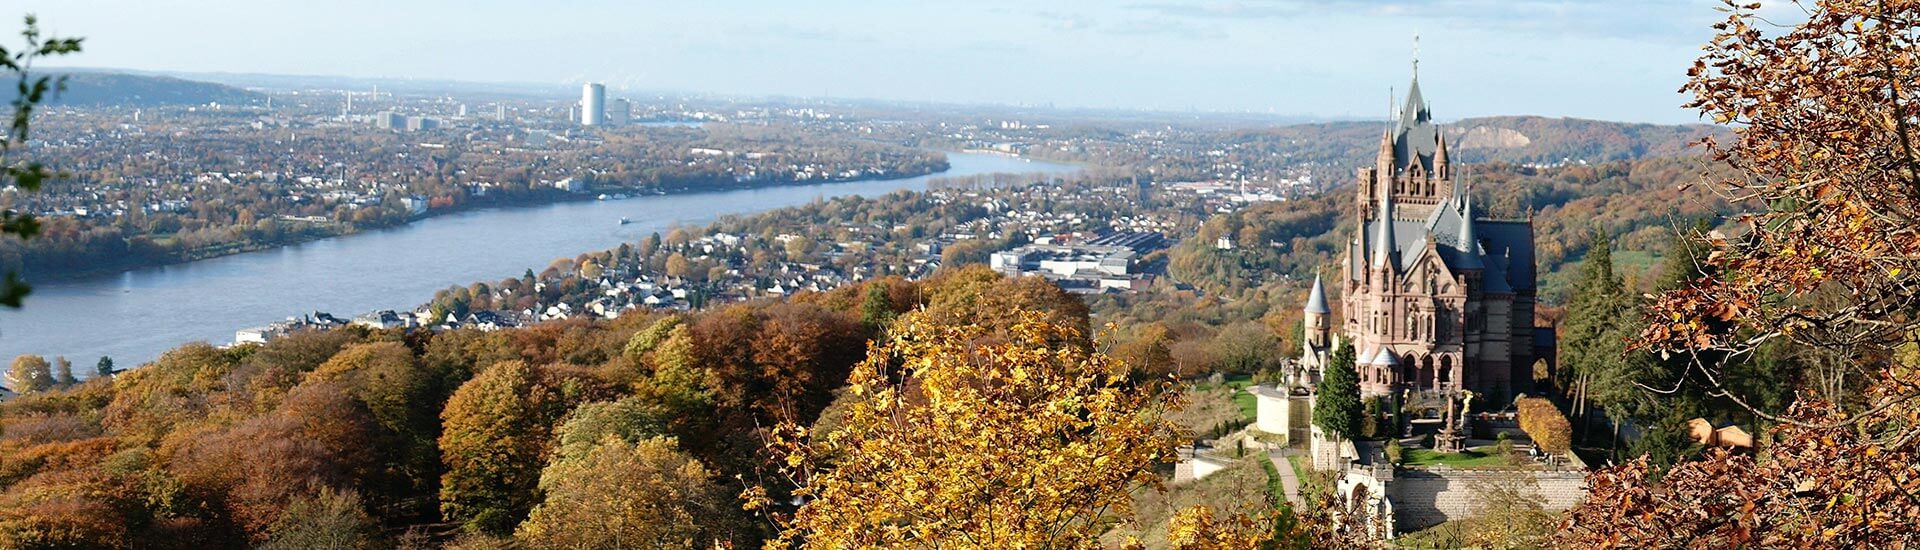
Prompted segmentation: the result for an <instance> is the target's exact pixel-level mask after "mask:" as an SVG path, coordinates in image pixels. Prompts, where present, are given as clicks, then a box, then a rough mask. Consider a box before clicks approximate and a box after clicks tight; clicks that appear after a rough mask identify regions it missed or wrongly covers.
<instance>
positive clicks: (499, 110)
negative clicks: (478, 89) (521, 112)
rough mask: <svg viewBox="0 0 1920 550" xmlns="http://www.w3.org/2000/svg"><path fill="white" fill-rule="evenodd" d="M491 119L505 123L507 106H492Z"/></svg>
mask: <svg viewBox="0 0 1920 550" xmlns="http://www.w3.org/2000/svg"><path fill="white" fill-rule="evenodd" d="M493 118H496V119H499V120H500V121H501V122H506V121H507V104H505V103H495V104H493Z"/></svg>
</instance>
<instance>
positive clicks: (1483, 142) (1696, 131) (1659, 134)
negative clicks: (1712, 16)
mask: <svg viewBox="0 0 1920 550" xmlns="http://www.w3.org/2000/svg"><path fill="white" fill-rule="evenodd" d="M1446 128H1447V130H1448V132H1447V138H1448V140H1449V145H1451V146H1453V148H1454V149H1455V150H1458V151H1460V152H1461V153H1462V154H1463V155H1464V158H1466V159H1468V161H1470V162H1472V161H1506V162H1513V163H1555V162H1563V161H1586V162H1589V163H1593V162H1606V161H1612V160H1632V159H1637V158H1643V157H1668V156H1675V155H1683V154H1687V153H1688V145H1690V144H1692V143H1694V142H1696V141H1699V140H1700V138H1702V137H1705V136H1708V135H1713V134H1724V133H1726V132H1727V129H1726V128H1725V127H1722V126H1713V125H1707V124H1684V125H1671V124H1637V123H1627V122H1607V121H1601V120H1585V119H1577V118H1547V117H1537V116H1502V117H1486V118H1470V119H1465V120H1460V121H1457V122H1454V123H1452V124H1448V125H1447V126H1446Z"/></svg>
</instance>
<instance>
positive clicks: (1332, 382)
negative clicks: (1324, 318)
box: [1313, 342, 1360, 438]
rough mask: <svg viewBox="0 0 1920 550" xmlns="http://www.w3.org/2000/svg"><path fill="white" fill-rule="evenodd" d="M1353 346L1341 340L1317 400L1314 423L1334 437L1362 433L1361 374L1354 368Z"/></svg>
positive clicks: (1321, 378) (1319, 389) (1314, 406)
mask: <svg viewBox="0 0 1920 550" xmlns="http://www.w3.org/2000/svg"><path fill="white" fill-rule="evenodd" d="M1353 353H1354V352H1353V345H1352V344H1349V343H1346V342H1341V343H1340V346H1339V347H1337V348H1335V349H1334V350H1333V353H1332V354H1331V355H1330V358H1329V359H1328V361H1327V367H1326V372H1323V373H1321V376H1320V386H1319V387H1318V388H1316V392H1315V393H1316V394H1317V395H1316V397H1315V398H1314V403H1313V425H1314V426H1318V427H1319V428H1320V430H1321V431H1323V432H1326V433H1327V435H1329V436H1331V437H1336V438H1338V437H1346V438H1353V437H1358V436H1359V435H1360V373H1359V372H1358V371H1355V370H1354V367H1353Z"/></svg>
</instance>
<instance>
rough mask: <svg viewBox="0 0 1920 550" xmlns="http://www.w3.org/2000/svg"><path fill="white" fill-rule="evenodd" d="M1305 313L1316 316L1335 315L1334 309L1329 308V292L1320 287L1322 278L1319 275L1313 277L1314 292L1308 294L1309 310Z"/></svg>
mask: <svg viewBox="0 0 1920 550" xmlns="http://www.w3.org/2000/svg"><path fill="white" fill-rule="evenodd" d="M1305 311H1306V312H1307V313H1312V314H1316V315H1326V314H1329V313H1333V309H1332V308H1329V307H1327V291H1326V290H1325V289H1323V288H1321V287H1320V276H1318V275H1315V276H1314V277H1313V291H1312V292H1309V293H1307V308H1306V310H1305Z"/></svg>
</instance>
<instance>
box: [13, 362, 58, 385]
mask: <svg viewBox="0 0 1920 550" xmlns="http://www.w3.org/2000/svg"><path fill="white" fill-rule="evenodd" d="M54 384H55V380H54V378H53V366H52V365H50V364H48V363H47V359H46V358H45V357H41V356H38V355H22V356H19V357H15V358H13V366H12V367H11V368H9V369H7V387H10V388H13V391H16V392H20V393H33V392H39V391H46V390H48V389H51V388H53V386H54Z"/></svg>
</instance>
